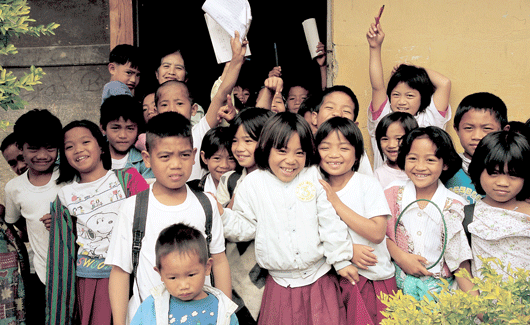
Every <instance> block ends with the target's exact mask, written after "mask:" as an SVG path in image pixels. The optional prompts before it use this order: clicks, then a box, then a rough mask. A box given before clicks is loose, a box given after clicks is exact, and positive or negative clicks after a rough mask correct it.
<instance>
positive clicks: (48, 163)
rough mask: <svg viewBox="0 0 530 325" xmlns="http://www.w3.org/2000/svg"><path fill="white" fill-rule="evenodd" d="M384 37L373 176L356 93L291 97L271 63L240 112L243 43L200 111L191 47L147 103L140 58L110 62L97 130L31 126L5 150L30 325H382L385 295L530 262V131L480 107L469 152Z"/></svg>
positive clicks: (434, 88) (128, 52)
mask: <svg viewBox="0 0 530 325" xmlns="http://www.w3.org/2000/svg"><path fill="white" fill-rule="evenodd" d="M383 39H384V33H383V31H382V29H381V25H380V23H377V25H376V24H372V25H371V26H370V29H369V31H368V33H367V40H368V43H369V46H370V66H369V72H370V80H371V85H372V101H371V103H370V106H369V108H368V126H369V133H370V136H371V144H372V148H373V149H374V168H373V169H372V166H371V165H370V162H369V160H368V158H367V156H366V154H365V149H364V141H363V137H362V134H361V131H360V130H359V128H358V127H357V125H356V119H357V116H358V113H359V103H358V100H357V98H356V96H355V94H354V93H353V91H352V90H351V89H349V88H348V87H346V86H334V87H331V88H327V89H325V90H324V91H323V92H321V93H313V94H308V90H307V89H304V88H303V87H302V86H300V85H296V86H293V87H290V89H289V90H288V92H287V95H288V96H286V97H287V100H286V101H285V102H284V100H283V98H282V95H281V93H282V91H283V81H282V79H281V69H279V68H275V69H273V70H272V71H271V73H270V74H269V77H268V78H267V79H266V80H265V82H264V88H263V89H262V91H260V94H259V95H257V101H256V106H257V107H247V108H243V107H237V106H238V105H236V107H234V105H233V104H232V99H231V94H232V93H233V90H235V92H234V95H235V96H236V97H237V98H239V99H240V100H241V102H246V100H248V96H247V95H246V93H245V89H244V88H242V87H239V88H235V87H236V86H237V79H238V75H239V72H240V70H241V67H242V65H243V62H244V54H245V50H246V44H247V43H246V41H244V42H243V43H241V42H240V41H239V37H238V35H237V32H236V33H235V37H234V38H233V39H232V41H231V46H232V53H233V57H232V60H231V61H230V63H229V64H227V66H226V68H225V71H224V72H223V75H222V77H221V79H220V84H218V85H217V86H216V91H214V92H213V97H212V101H211V104H210V106H209V107H208V109H207V110H205V111H204V110H203V111H204V113H203V114H204V115H203V116H201V114H200V113H199V114H197V112H200V111H201V109H202V108H199V107H198V105H197V103H195V102H194V101H193V97H192V96H191V95H190V91H189V89H188V87H187V85H186V80H187V72H186V71H187V70H186V66H185V64H184V60H183V57H182V54H181V52H180V51H173V52H169V53H165V54H164V55H163V56H161V57H160V61H159V62H158V63H159V66H158V69H157V70H156V72H155V74H156V77H157V79H158V81H159V82H160V85H159V87H158V88H157V89H156V90H155V91H152V92H144V93H143V94H137V93H136V92H137V89H136V86H137V85H138V82H139V79H140V62H139V57H138V56H137V55H136V49H135V48H134V47H132V46H127V45H119V46H117V47H116V48H115V49H114V50H113V51H112V52H111V56H110V63H109V72H110V74H111V82H109V83H108V84H107V85H105V88H104V91H103V98H102V105H101V114H100V121H99V122H100V123H99V124H100V125H99V126H98V125H97V124H95V123H94V122H91V121H88V120H80V121H73V122H71V123H69V124H67V125H66V126H65V127H64V128H63V127H62V125H61V122H60V121H59V120H58V119H57V118H56V117H55V116H53V115H52V114H51V113H49V112H48V111H47V110H32V111H30V112H28V113H26V114H24V115H23V116H21V118H20V119H19V120H18V121H17V122H16V124H15V128H14V135H13V137H14V140H13V138H11V137H8V138H6V139H5V140H4V142H3V143H2V146H1V149H2V153H3V154H4V157H5V158H6V160H7V161H8V162H9V164H10V166H11V167H12V169H13V170H14V171H15V172H16V173H17V174H19V175H20V176H18V177H16V178H14V179H13V180H11V181H10V182H9V183H8V184H7V185H6V191H5V192H6V211H5V222H6V223H7V224H14V225H16V226H17V227H18V228H19V229H26V230H25V231H26V232H27V234H28V238H29V247H30V248H31V252H32V265H33V266H34V271H35V272H34V274H33V275H29V276H25V279H24V285H25V288H26V290H28V292H29V291H31V297H32V298H31V299H29V298H27V299H26V305H25V307H26V312H25V315H26V321H27V322H28V323H30V324H33V323H42V322H43V320H44V319H45V320H46V323H47V324H73V323H80V324H111V323H114V324H128V323H131V324H155V323H156V324H167V323H170V324H172V323H175V322H180V323H181V324H199V323H200V324H215V323H217V324H238V323H241V324H253V323H256V322H257V323H259V324H378V323H380V322H381V320H382V319H383V315H382V314H381V311H383V310H384V309H385V306H384V304H382V303H381V301H380V300H379V298H378V297H379V296H380V295H381V293H386V294H389V295H391V294H393V293H394V292H396V291H397V290H399V289H401V290H403V291H404V292H405V293H406V294H410V295H412V296H414V297H415V298H417V299H423V298H424V297H427V298H430V297H431V296H430V294H429V292H432V291H439V290H440V289H441V287H440V286H439V284H441V283H442V281H441V279H446V280H447V281H448V282H449V283H450V284H452V286H453V287H454V288H459V289H460V290H463V291H466V292H469V293H470V294H479V293H478V292H475V291H473V285H472V283H471V282H470V281H469V280H468V279H465V278H460V277H457V278H455V277H454V276H453V274H454V273H455V272H456V271H457V270H459V269H466V270H468V271H470V272H471V274H472V275H473V276H478V277H480V276H481V274H480V268H481V265H482V264H481V261H480V259H479V256H482V257H490V256H495V257H499V258H500V259H501V260H503V262H505V263H506V262H509V263H511V265H512V267H520V268H526V269H528V268H530V262H529V261H530V255H529V253H528V250H527V249H525V247H527V246H528V244H529V243H530V204H529V203H528V202H527V201H528V200H529V198H530V192H529V190H530V183H528V182H525V180H526V179H530V175H529V174H530V170H529V169H528V168H525V165H524V162H525V161H526V162H527V163H528V162H529V161H530V146H529V143H528V141H529V140H528V134H527V133H528V132H527V131H526V130H527V129H528V128H529V127H530V126H528V124H529V122H527V123H526V124H527V126H526V129H524V128H523V129H521V133H523V134H521V133H517V132H515V131H514V130H505V129H508V128H509V127H508V128H506V126H507V125H508V122H507V109H506V106H505V105H504V103H503V102H502V100H500V99H499V98H498V97H497V96H495V95H492V94H489V93H476V94H472V95H469V96H467V97H466V98H464V99H463V100H462V102H461V103H460V105H459V106H458V108H457V110H456V113H455V118H454V128H455V131H456V132H457V134H458V137H459V139H460V142H461V144H462V147H463V148H464V153H462V154H457V153H456V151H455V148H454V145H453V141H452V139H451V138H450V136H449V135H448V134H447V132H446V131H444V130H443V128H444V127H445V124H446V123H447V122H448V121H449V120H450V119H451V114H452V113H451V107H450V106H449V95H450V89H451V83H450V81H449V79H448V78H446V77H445V76H443V75H441V74H440V73H437V72H435V71H432V70H428V69H423V68H420V67H414V66H409V65H403V64H402V65H399V66H396V68H395V69H394V71H393V73H392V77H391V79H390V81H389V82H388V85H386V86H385V84H384V80H383V73H382V63H381V45H382V42H383ZM319 60H321V57H320V58H319ZM323 62H324V61H323ZM319 64H320V62H319ZM133 95H135V97H133ZM138 96H140V97H142V102H141V103H140V102H138V101H137V100H136V99H135V98H137V97H138ZM225 102H226V103H225ZM277 104H278V105H277ZM282 105H283V109H282V108H281V107H282ZM260 107H263V108H260ZM236 108H237V110H239V112H238V113H237V115H236ZM197 115H199V116H201V117H200V118H198V119H197V118H195V120H194V117H195V116H197ZM224 121H228V126H227V127H223V126H220V124H222V123H224ZM433 206H436V207H438V208H439V212H440V213H438V212H437V211H436V209H433ZM465 207H471V208H472V212H471V213H468V212H467V211H469V209H468V208H465ZM21 217H23V218H21ZM21 220H25V221H26V223H25V224H26V225H24V223H23V222H20V221H21ZM465 220H467V221H465ZM2 229H3V228H2ZM442 242H446V244H445V245H444V250H443V254H442V255H441V260H440V262H439V263H434V265H432V264H433V259H436V257H437V256H439V255H440V253H441V252H440V246H441V244H440V243H442ZM427 265H429V267H427ZM12 288H13V290H15V289H17V290H18V287H17V286H13V287H12ZM28 296H29V295H27V297H28ZM234 301H235V302H237V303H234ZM13 306H14V304H13ZM13 306H12V308H14V307H13ZM14 314H15V313H12V314H10V315H14ZM19 314H20V313H19ZM21 314H22V318H23V316H24V312H23V311H22V313H21ZM474 316H475V315H470V317H474ZM13 317H17V316H13ZM31 317H34V319H32V318H31Z"/></svg>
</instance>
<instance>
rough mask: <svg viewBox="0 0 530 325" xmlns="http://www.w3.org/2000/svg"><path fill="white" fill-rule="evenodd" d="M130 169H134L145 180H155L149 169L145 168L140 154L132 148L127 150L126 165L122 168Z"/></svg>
mask: <svg viewBox="0 0 530 325" xmlns="http://www.w3.org/2000/svg"><path fill="white" fill-rule="evenodd" d="M131 167H134V168H135V169H136V170H137V171H138V173H140V175H142V176H143V177H144V178H145V179H147V178H155V174H153V171H152V170H151V168H147V167H145V164H144V159H143V158H142V153H141V152H140V151H139V150H138V149H136V148H134V147H132V148H131V149H130V150H129V158H127V164H125V167H123V168H124V169H129V168H131Z"/></svg>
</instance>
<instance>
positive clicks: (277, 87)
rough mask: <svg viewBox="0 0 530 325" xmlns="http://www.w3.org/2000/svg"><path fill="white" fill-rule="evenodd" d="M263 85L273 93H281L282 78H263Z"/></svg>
mask: <svg viewBox="0 0 530 325" xmlns="http://www.w3.org/2000/svg"><path fill="white" fill-rule="evenodd" d="M264 85H265V87H267V88H268V89H269V90H270V91H271V93H273V94H276V93H281V92H282V91H283V79H282V78H280V77H269V78H267V79H265V82H264Z"/></svg>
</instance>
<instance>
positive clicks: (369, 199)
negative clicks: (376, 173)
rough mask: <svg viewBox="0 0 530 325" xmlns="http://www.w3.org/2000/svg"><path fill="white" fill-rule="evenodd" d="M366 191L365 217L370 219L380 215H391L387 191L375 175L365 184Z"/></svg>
mask: <svg viewBox="0 0 530 325" xmlns="http://www.w3.org/2000/svg"><path fill="white" fill-rule="evenodd" d="M363 185H364V186H363V187H365V190H364V191H363V192H364V200H363V201H364V206H365V207H366V209H365V211H366V213H365V215H364V216H363V217H365V218H367V219H370V218H373V217H378V216H385V215H386V216H387V218H389V217H390V214H391V212H390V208H389V207H388V201H387V200H386V196H385V192H384V191H383V187H382V186H381V184H380V183H379V181H378V180H377V179H376V178H375V177H370V178H369V179H367V181H366V182H365V183H364V184H363Z"/></svg>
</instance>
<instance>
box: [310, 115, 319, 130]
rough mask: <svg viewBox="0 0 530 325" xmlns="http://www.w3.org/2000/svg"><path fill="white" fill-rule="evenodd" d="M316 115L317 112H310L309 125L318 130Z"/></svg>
mask: <svg viewBox="0 0 530 325" xmlns="http://www.w3.org/2000/svg"><path fill="white" fill-rule="evenodd" d="M317 118H318V113H317V112H311V124H313V126H314V127H315V128H317V129H318V126H317V125H318V119H317Z"/></svg>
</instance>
